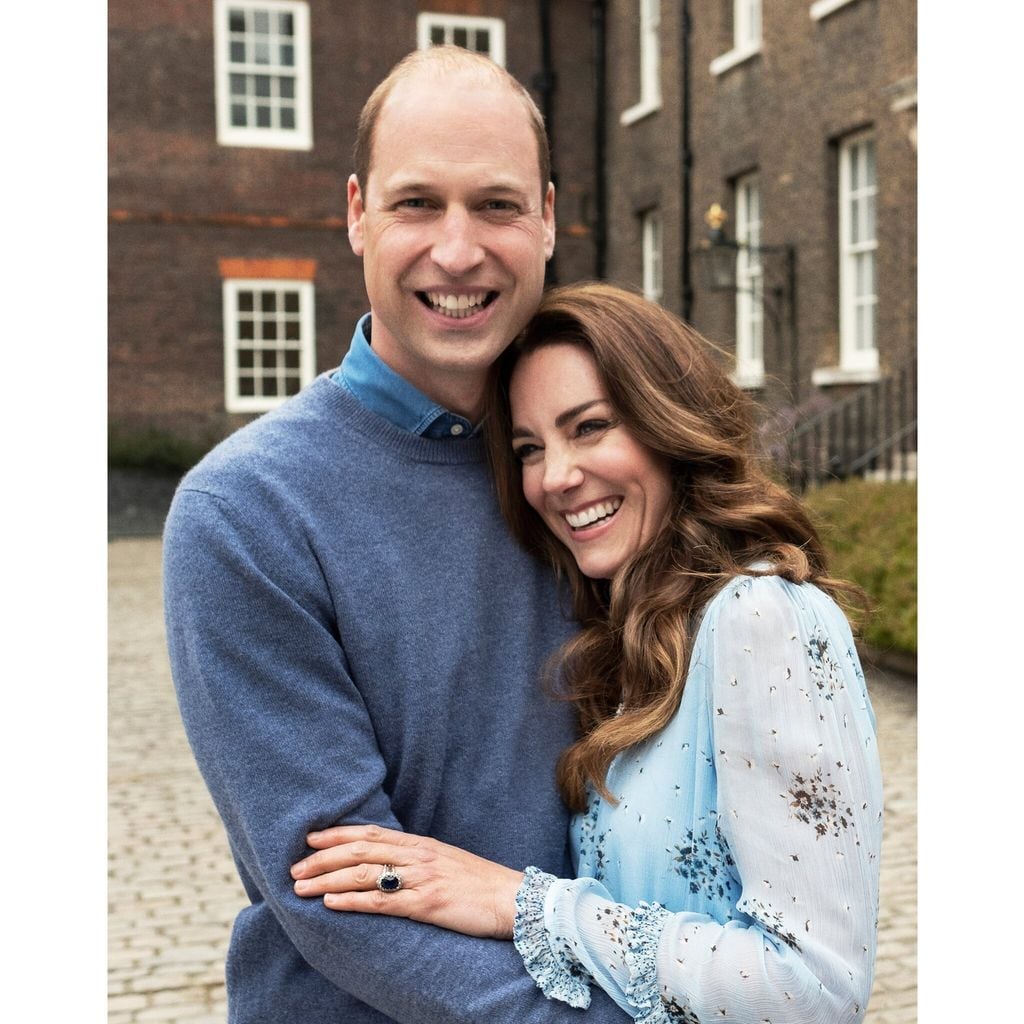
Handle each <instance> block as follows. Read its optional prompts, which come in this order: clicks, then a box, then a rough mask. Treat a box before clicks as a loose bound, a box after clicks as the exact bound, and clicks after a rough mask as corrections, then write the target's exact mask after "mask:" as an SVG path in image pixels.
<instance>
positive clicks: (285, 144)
mask: <svg viewBox="0 0 1024 1024" xmlns="http://www.w3.org/2000/svg"><path fill="white" fill-rule="evenodd" d="M217 143H218V145H221V146H244V147H245V148H247V149H301V150H310V149H312V148H313V140H312V138H310V136H309V135H308V134H305V133H302V132H298V131H295V132H286V131H275V130H274V129H272V128H267V129H256V130H252V131H245V130H238V129H235V130H227V131H222V132H220V133H219V134H218V135H217Z"/></svg>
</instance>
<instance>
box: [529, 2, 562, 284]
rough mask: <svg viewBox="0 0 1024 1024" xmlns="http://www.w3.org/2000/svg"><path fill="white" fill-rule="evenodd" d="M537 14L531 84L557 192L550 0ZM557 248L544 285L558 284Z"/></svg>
mask: <svg viewBox="0 0 1024 1024" xmlns="http://www.w3.org/2000/svg"><path fill="white" fill-rule="evenodd" d="M537 14H538V17H539V18H540V63H541V69H540V71H539V72H538V73H537V74H536V75H534V76H533V86H534V88H535V89H537V91H538V92H539V93H540V112H541V113H542V114H543V115H544V125H545V127H546V128H547V131H548V145H549V146H550V147H551V153H552V166H551V180H552V182H553V183H554V186H555V193H556V195H557V192H558V173H557V172H556V171H555V168H554V152H555V128H554V125H555V121H554V109H555V104H554V98H555V83H556V79H555V70H554V67H553V66H552V62H551V0H540V2H539V3H538V6H537ZM557 259H558V250H557V248H556V250H555V253H554V254H553V255H552V257H551V259H550V260H548V262H547V264H546V265H545V268H544V283H545V284H546V285H556V284H558V269H557V266H556V262H555V261H556V260H557Z"/></svg>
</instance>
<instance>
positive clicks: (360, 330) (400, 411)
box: [332, 313, 478, 440]
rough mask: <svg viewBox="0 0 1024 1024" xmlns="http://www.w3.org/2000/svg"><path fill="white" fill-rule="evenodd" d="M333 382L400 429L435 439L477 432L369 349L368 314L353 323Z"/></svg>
mask: <svg viewBox="0 0 1024 1024" xmlns="http://www.w3.org/2000/svg"><path fill="white" fill-rule="evenodd" d="M332 379H333V380H334V381H335V382H336V383H338V384H340V385H341V386H342V387H343V388H345V389H346V390H348V391H351V392H352V394H353V395H355V396H356V398H358V399H359V401H360V402H362V403H363V405H365V406H366V407H367V408H368V409H370V411H371V412H375V413H377V415H378V416H383V417H384V418H385V419H386V420H388V422H390V423H393V424H394V425H395V426H396V427H399V428H401V429H402V430H408V431H409V432H410V433H412V434H419V435H420V436H421V437H430V438H434V439H441V438H452V439H453V440H454V439H458V438H465V437H472V436H474V435H475V434H476V432H477V429H478V428H476V427H474V426H473V424H472V423H470V422H469V420H467V419H466V418H465V417H464V416H459V415H457V414H456V413H453V412H449V411H448V410H447V409H445V408H444V407H443V406H441V405H438V404H437V403H436V402H435V401H433V400H432V399H430V398H428V397H427V396H426V395H425V394H423V392H422V391H420V390H419V389H418V388H415V387H413V385H412V384H410V383H409V382H408V381H407V380H406V379H405V378H404V377H403V376H401V375H400V374H398V373H396V372H395V371H394V370H392V369H391V367H390V366H388V365H387V363H385V362H384V360H383V359H381V358H380V356H378V355H377V353H376V352H374V351H373V349H372V348H371V347H370V314H369V313H367V314H366V315H365V316H364V317H362V318H361V319H360V321H359V323H357V324H356V329H355V332H354V333H353V335H352V344H351V345H350V346H349V350H348V352H346V353H345V358H344V359H342V361H341V366H339V367H338V369H337V370H336V371H335V373H334V374H333V377H332Z"/></svg>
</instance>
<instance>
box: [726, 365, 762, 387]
mask: <svg viewBox="0 0 1024 1024" xmlns="http://www.w3.org/2000/svg"><path fill="white" fill-rule="evenodd" d="M729 380H731V381H732V382H733V384H735V385H736V387H738V388H739V389H740V390H741V391H756V390H757V389H758V388H763V387H764V372H763V371H754V370H747V371H744V372H742V373H741V372H740V371H739V370H736V371H735V372H733V373H730V374H729Z"/></svg>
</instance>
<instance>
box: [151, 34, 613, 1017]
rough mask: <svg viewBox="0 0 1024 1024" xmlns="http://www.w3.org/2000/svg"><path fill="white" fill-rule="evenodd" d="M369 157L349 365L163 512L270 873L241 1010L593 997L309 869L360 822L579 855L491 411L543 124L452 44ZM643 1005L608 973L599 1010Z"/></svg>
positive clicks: (527, 858)
mask: <svg viewBox="0 0 1024 1024" xmlns="http://www.w3.org/2000/svg"><path fill="white" fill-rule="evenodd" d="M355 163H356V172H355V174H354V175H353V176H352V178H351V179H350V180H349V185H348V221H349V240H350V243H351V245H352V248H353V250H354V251H355V253H356V254H357V255H359V256H361V257H362V260H363V267H364V275H365V280H366V289H367V294H368V297H369V304H370V312H369V313H368V314H367V315H366V316H365V317H363V319H362V320H361V321H360V322H359V324H358V325H357V326H356V330H355V334H354V337H353V340H352V344H351V347H350V349H349V352H348V353H347V355H346V356H345V359H344V360H343V362H342V365H341V367H340V368H339V369H338V370H337V371H336V372H334V373H333V374H329V375H324V376H322V377H320V378H318V379H317V380H316V381H314V382H313V384H311V385H310V386H309V387H308V388H306V389H305V390H304V391H303V392H302V393H301V394H299V395H298V396H296V397H295V398H293V399H291V400H289V401H288V402H286V403H285V404H284V405H283V406H281V407H280V408H279V409H277V410H275V411H274V412H272V413H270V414H268V415H266V416H264V417H263V418H261V419H260V420H258V421H256V422H254V423H252V424H250V425H249V426H247V427H245V428H243V429H242V430H240V431H238V432H237V433H235V434H234V435H232V437H230V438H229V439H228V440H226V441H225V442H223V443H222V444H221V445H220V446H219V447H218V448H217V449H215V450H214V451H213V452H212V453H211V454H210V455H209V456H208V457H207V458H206V459H205V460H204V461H203V462H202V463H201V464H200V465H199V466H197V467H196V468H195V469H194V470H192V471H191V472H190V473H189V474H188V476H187V477H186V478H185V479H184V480H183V481H182V484H181V486H180V488H179V490H178V493H177V495H176V497H175V500H174V503H173V506H172V508H171V512H170V515H169V518H168V522H167V527H166V532H165V588H166V612H167V635H168V644H169V649H170V654H171V664H172V669H173V674H174V680H175V685H176V688H177V691H178V697H179V703H180V706H181V711H182V717H183V719H184V722H185V726H186V730H187V732H188V735H189V739H190V742H191V743H192V747H193V750H194V752H195V755H196V759H197V761H198V763H199V767H200V769H201V771H202V772H203V775H204V777H205V779H206V782H207V784H208V786H209V788H210V791H211V794H212V795H213V798H214V801H215V803H216V805H217V808H218V810H219V812H220V814H221V816H222V818H223V819H224V823H225V826H226V828H227V832H228V837H229V840H230V842H231V848H232V852H233V854H234V857H235V861H236V864H237V866H238V870H239V874H240V875H241V878H242V881H243V883H244V885H245V888H246V892H247V894H248V896H249V900H250V905H249V906H247V907H245V908H244V909H243V910H242V912H241V913H240V914H239V916H238V919H237V921H236V923H235V927H234V931H233V933H232V937H231V945H230V949H229V952H228V962H227V982H228V1008H229V1020H230V1021H231V1022H233V1024H252V1022H267V1024H271V1022H272V1024H282V1022H293V1021H305V1020H316V1021H318V1022H322V1024H332V1022H337V1024H342V1022H345V1024H363V1022H365V1024H371V1022H373V1024H379V1022H385V1021H402V1022H406V1024H431V1022H433V1021H445V1022H455V1024H458V1022H465V1024H471V1022H472V1024H480V1022H483V1021H487V1022H508V1024H512V1022H516V1024H520V1022H542V1021H543V1022H548V1021H550V1022H560V1021H570V1020H576V1018H577V1013H578V1011H575V1010H572V1009H571V1008H569V1007H567V1006H566V1005H564V1004H562V1003H557V1002H551V1001H548V1000H546V999H545V998H544V996H543V995H542V994H541V993H540V992H539V990H538V989H537V988H536V986H535V985H534V983H533V980H532V979H531V978H530V977H529V975H528V974H527V973H526V971H525V970H524V968H523V965H522V961H521V960H520V958H519V955H518V954H517V953H516V951H515V949H514V948H513V946H512V944H511V943H505V942H495V941H490V940H486V939H473V938H468V937H465V936H461V935H457V934H454V933H448V932H445V931H442V930H440V929H437V928H434V927H431V926H429V925H423V924H419V923H416V922H412V921H406V920H403V919H399V918H392V917H377V916H368V915H360V914H343V913H336V912H333V911H331V910H328V909H327V908H325V907H324V906H323V905H322V903H321V902H320V901H319V900H304V899H302V898H300V897H299V896H297V895H296V894H295V892H294V891H293V887H292V885H293V883H292V878H291V876H290V874H289V868H290V865H291V864H292V863H294V862H295V861H297V860H299V859H300V858H301V857H302V856H303V855H304V854H305V853H306V852H308V851H307V847H306V843H305V837H306V835H307V833H308V832H309V831H311V830H314V829H323V828H327V827H329V826H331V825H335V824H344V823H368V822H369V823H377V824H380V825H382V826H386V827H389V828H396V829H406V830H409V831H414V832H417V833H422V834H426V835H430V836H433V837H435V838H437V839H441V840H443V841H445V842H448V843H452V844H455V845H459V846H462V847H464V848H466V849H468V850H471V851H473V852H474V853H477V854H479V855H481V856H484V857H487V858H489V859H491V860H496V861H500V862H502V863H505V864H507V865H510V866H516V867H521V866H523V865H525V864H535V865H538V866H540V867H542V868H543V869H545V870H548V871H550V872H552V873H556V874H558V873H561V874H562V875H565V874H566V873H567V872H568V871H569V870H570V865H569V863H568V862H567V859H566V858H567V855H568V851H567V842H566V836H567V815H566V811H565V808H564V806H563V804H562V802H561V800H560V798H559V796H558V793H557V791H556V788H555V783H554V764H555V760H556V758H557V756H558V754H559V752H560V750H561V749H562V748H563V747H564V746H566V745H567V744H568V743H569V742H570V740H571V739H572V723H571V721H570V713H569V710H568V708H567V707H566V706H564V705H560V704H555V703H554V702H551V701H549V700H548V699H546V698H545V697H544V696H543V692H542V689H541V687H540V686H539V685H538V675H539V670H540V667H541V665H542V664H543V662H544V660H545V659H546V658H547V657H548V655H549V654H550V653H551V652H552V651H553V650H554V649H555V648H556V647H557V646H558V645H559V644H560V643H561V641H562V640H563V639H565V637H566V636H567V635H568V633H569V631H570V630H571V629H572V625H571V623H569V622H567V621H566V619H565V618H564V616H563V614H562V612H561V610H560V607H559V602H558V600H557V596H556V593H555V589H554V584H553V581H552V580H551V579H550V578H549V577H548V574H547V572H546V571H545V570H544V569H543V568H542V567H541V566H540V564H539V563H535V562H533V561H532V560H530V559H529V558H528V556H527V555H526V554H525V553H524V552H522V551H521V550H520V549H518V548H517V547H516V545H515V544H514V543H513V541H512V540H511V539H510V537H509V536H508V534H507V533H506V531H505V528H504V525H503V524H502V522H501V520H500V517H499V515H498V511H497V506H496V503H495V500H494V496H493V488H492V486H491V482H490V480H489V477H488V474H487V467H486V462H485V457H484V452H483V447H482V441H481V439H480V437H479V436H478V427H479V425H480V421H481V418H482V416H483V415H484V412H485V410H484V408H483V402H484V384H485V379H486V376H487V372H488V368H489V366H490V364H491V363H492V362H493V361H494V359H495V358H496V357H497V356H498V355H499V354H500V353H501V352H502V350H503V349H504V348H505V346H506V345H507V344H508V343H509V341H510V340H511V338H512V337H513V335H514V334H515V333H516V332H517V331H518V330H519V329H520V328H521V327H522V326H523V325H524V324H525V323H526V321H527V320H528V319H529V317H530V315H531V314H532V313H533V311H534V309H535V307H536V305H537V302H538V300H539V298H540V294H541V290H542V286H543V278H544V263H545V260H546V259H547V258H548V257H549V256H550V255H551V252H552V250H553V247H554V231H555V229H554V189H553V187H552V185H551V184H550V182H549V177H550V173H549V159H548V152H547V142H546V139H545V136H544V128H543V123H542V120H541V117H540V114H539V113H538V111H537V109H536V107H535V105H534V104H533V101H532V100H531V99H530V97H529V94H528V93H527V92H526V91H525V90H524V89H523V88H522V86H521V85H519V84H518V83H517V82H516V81H515V80H514V79H512V78H511V77H510V76H509V75H508V74H507V73H506V72H505V71H503V70H502V69H500V68H498V67H497V66H496V65H494V64H492V63H491V62H489V61H487V60H485V59H484V58H482V57H479V56H476V55H473V54H469V53H467V52H466V51H463V50H456V49H452V48H437V49H435V50H430V51H426V52H424V53H418V54H414V55H411V56H410V57H409V58H407V59H406V60H405V61H404V62H403V63H402V64H400V65H399V66H398V67H397V68H396V69H395V70H394V71H393V72H392V74H391V75H390V76H389V77H388V79H386V80H385V81H384V82H383V83H382V84H381V85H380V86H379V87H378V88H377V90H376V91H375V92H374V94H373V95H372V96H371V97H370V99H369V101H368V102H367V104H366V107H365V108H364V110H363V114H362V117H361V119H360V126H359V136H358V139H357V145H356V153H355ZM396 877H397V876H392V875H391V874H389V873H387V872H382V873H381V876H380V879H379V888H380V889H381V893H380V899H381V900H386V899H388V898H389V892H390V891H392V890H393V889H394V888H396V887H397V885H398V884H399V883H398V882H397V881H396ZM627 1019H628V1018H627V1017H626V1016H625V1015H624V1014H622V1012H621V1011H619V1010H618V1009H617V1008H616V1007H615V1006H614V1004H613V1003H612V1002H611V1001H610V1000H608V999H606V998H605V997H604V996H603V995H597V994H595V999H594V1002H593V1003H592V1005H591V1007H590V1009H589V1010H588V1015H587V1021H588V1024H591V1022H594V1021H596V1022H602V1024H603V1022H605V1021H608V1022H612V1021H615V1022H618V1021H625V1020H627Z"/></svg>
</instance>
